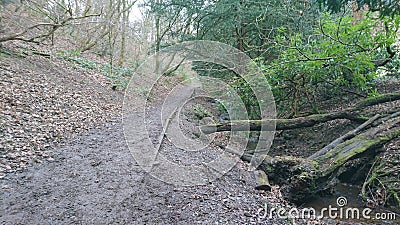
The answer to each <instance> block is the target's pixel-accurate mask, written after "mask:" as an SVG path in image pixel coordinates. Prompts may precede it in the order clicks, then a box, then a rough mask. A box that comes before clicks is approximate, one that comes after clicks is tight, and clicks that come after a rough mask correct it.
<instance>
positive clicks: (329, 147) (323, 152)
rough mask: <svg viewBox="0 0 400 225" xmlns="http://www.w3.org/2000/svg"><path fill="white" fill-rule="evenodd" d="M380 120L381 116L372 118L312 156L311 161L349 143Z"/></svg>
mask: <svg viewBox="0 0 400 225" xmlns="http://www.w3.org/2000/svg"><path fill="white" fill-rule="evenodd" d="M378 118H379V114H377V115H375V116H374V117H372V118H371V119H369V120H368V121H367V122H365V123H363V124H361V125H360V126H358V127H357V128H356V129H354V130H352V131H350V132H348V133H346V134H345V135H343V136H341V137H339V138H337V139H336V140H334V141H333V142H331V143H330V144H329V145H327V146H325V147H324V148H323V149H321V150H319V151H318V152H316V153H314V154H313V155H311V156H310V157H309V159H315V158H318V157H319V156H322V155H323V154H326V153H327V152H329V151H330V150H332V149H333V148H335V147H336V146H338V145H339V144H341V143H343V142H344V141H347V140H349V139H351V138H353V137H354V136H356V135H357V133H359V132H360V131H362V130H363V129H365V128H366V127H367V126H369V125H371V124H372V123H373V122H374V121H375V120H377V119H378Z"/></svg>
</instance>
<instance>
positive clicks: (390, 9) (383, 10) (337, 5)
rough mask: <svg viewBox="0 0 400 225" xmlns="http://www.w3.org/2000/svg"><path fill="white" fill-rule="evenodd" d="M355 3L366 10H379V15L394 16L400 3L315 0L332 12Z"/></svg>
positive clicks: (374, 0)
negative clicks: (365, 7)
mask: <svg viewBox="0 0 400 225" xmlns="http://www.w3.org/2000/svg"><path fill="white" fill-rule="evenodd" d="M353 2H355V3H357V6H358V8H359V9H360V8H362V7H364V6H367V8H368V10H370V11H372V12H379V13H380V16H381V17H385V16H391V17H393V16H395V15H396V14H400V4H399V3H398V1H388V0H355V1H354V0H317V3H319V4H320V5H321V6H326V7H328V10H330V11H332V12H339V11H340V10H342V9H344V8H345V7H346V6H347V5H349V4H350V3H353Z"/></svg>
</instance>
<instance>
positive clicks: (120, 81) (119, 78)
mask: <svg viewBox="0 0 400 225" xmlns="http://www.w3.org/2000/svg"><path fill="white" fill-rule="evenodd" d="M57 53H58V54H59V56H60V57H61V58H63V59H66V60H68V61H70V62H72V63H74V64H75V66H76V67H77V68H78V69H80V70H84V71H86V70H99V71H100V72H101V73H103V74H104V75H105V76H106V77H107V78H109V79H110V80H111V82H112V83H113V85H114V86H115V87H116V89H118V90H121V89H125V88H127V86H128V83H129V80H130V77H131V76H132V74H133V71H132V70H131V69H128V68H122V67H118V66H112V67H111V66H110V64H104V65H99V64H98V63H97V62H94V61H91V60H89V59H86V58H84V57H82V56H81V52H80V51H79V50H73V51H70V52H65V51H57Z"/></svg>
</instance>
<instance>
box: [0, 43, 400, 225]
mask: <svg viewBox="0 0 400 225" xmlns="http://www.w3.org/2000/svg"><path fill="white" fill-rule="evenodd" d="M37 52H46V54H47V53H48V54H49V56H50V57H48V55H38V54H37ZM56 56H57V53H56V51H55V50H54V49H46V48H43V47H42V46H41V47H38V48H37V49H36V48H35V45H24V44H21V43H17V44H10V45H6V46H3V49H2V51H1V53H0V57H1V60H0V86H1V89H0V95H1V98H0V100H1V101H0V104H1V105H0V107H1V111H0V113H1V122H0V125H1V126H0V131H1V132H0V193H1V194H0V199H1V201H2V204H1V210H0V221H1V224H115V223H122V224H338V223H339V222H338V221H318V220H296V221H292V220H289V219H280V218H277V216H276V215H275V214H274V215H273V217H272V218H268V217H267V218H264V217H265V215H262V214H263V212H264V210H265V204H267V205H268V207H275V208H285V209H287V210H289V209H293V208H295V206H293V205H292V204H290V203H288V202H287V201H285V200H284V198H283V196H282V194H281V192H280V188H279V186H274V185H273V186H272V190H271V191H256V190H255V189H254V187H255V186H256V179H255V176H254V171H255V168H253V167H252V166H250V165H249V164H248V163H245V162H243V161H241V160H240V159H239V158H238V157H234V156H232V158H233V159H234V160H236V162H237V164H236V166H235V167H234V168H233V169H232V170H230V171H229V172H228V173H227V174H225V175H224V176H222V177H221V178H220V179H217V180H215V181H212V182H210V183H209V184H207V185H202V186H192V187H181V186H174V185H170V184H167V183H165V182H163V181H160V180H158V179H157V178H154V177H153V176H151V175H149V174H147V173H146V172H145V171H144V170H143V169H142V168H141V167H140V166H139V164H138V163H137V162H136V161H135V160H134V157H133V156H132V153H131V151H130V149H129V148H128V145H127V144H126V140H125V136H124V132H123V126H124V124H123V121H122V118H121V117H122V101H123V97H124V93H123V92H122V91H118V90H117V91H115V90H113V83H112V81H110V80H109V79H108V78H107V77H105V76H104V75H103V74H101V72H99V70H97V69H93V68H90V67H89V68H87V67H82V64H78V63H77V62H76V60H75V61H71V60H66V59H65V58H63V57H56ZM81 57H82V58H84V59H87V61H84V63H87V62H91V61H97V62H99V63H102V62H100V61H99V60H100V59H99V58H97V57H96V56H93V55H91V54H87V55H82V56H81ZM103 63H104V62H103ZM84 65H86V64H84ZM133 79H140V78H139V77H133ZM181 81H182V79H181V78H179V77H174V76H169V77H165V78H164V79H162V80H160V83H159V84H161V85H159V87H160V88H158V89H155V90H154V92H155V93H154V98H153V99H152V100H151V104H150V106H149V107H148V108H147V111H146V112H147V115H146V116H147V117H148V118H147V119H148V120H149V121H150V126H149V127H150V130H151V134H150V137H151V138H152V139H154V140H155V139H157V136H159V135H160V133H161V132H163V131H162V130H163V127H162V125H161V120H160V118H159V117H158V116H159V115H160V108H161V107H162V102H161V100H162V98H161V97H162V96H165V95H167V94H168V93H169V91H170V90H171V88H172V87H174V86H176V85H177V84H178V83H180V82H181ZM384 87H386V88H388V90H387V92H391V91H396V90H397V87H398V83H396V84H394V85H392V83H389V85H386V84H385V85H384ZM137 91H138V93H140V92H142V91H144V90H141V89H140V86H138V90H137ZM178 91H179V90H178ZM203 103H204V101H203V102H202V101H201V100H200V102H191V103H189V104H187V111H188V112H191V113H192V114H193V112H194V111H193V109H196V110H197V111H196V110H195V111H196V112H194V114H196V113H199V112H200V113H205V112H206V111H207V113H208V112H211V114H215V113H217V112H214V111H215V106H212V105H211V106H210V105H209V104H208V105H207V103H206V104H205V108H201V109H200V108H196V107H197V106H199V105H202V104H203ZM349 104H351V102H349ZM388 104H399V102H393V103H388ZM330 107H335V104H331V105H330ZM341 107H347V106H345V105H341ZM379 107H380V108H379V110H385V105H380V106H379ZM387 108H393V107H391V106H387ZM199 109H200V111H199ZM190 110H192V111H190ZM337 110H339V109H337ZM191 113H184V115H183V117H182V118H183V124H184V125H183V126H184V127H191V126H194V125H195V123H196V122H198V121H196V119H193V117H191V116H193V115H192V114H191ZM133 118H135V116H133ZM139 119H140V117H138V120H139ZM131 123H132V126H135V125H136V124H140V123H141V121H136V122H135V121H132V122H131ZM356 126H357V125H356V124H351V123H350V122H347V121H333V122H328V123H325V124H321V125H317V126H315V127H312V128H303V129H299V130H293V131H284V132H278V133H277V135H276V139H275V140H274V144H273V146H272V148H271V151H270V154H271V155H292V156H302V157H307V156H309V155H310V154H312V153H313V152H314V151H316V150H318V149H320V148H321V147H322V146H324V145H326V143H329V142H330V141H332V140H334V139H335V138H336V137H339V136H340V135H342V134H344V133H345V132H347V131H348V130H351V129H352V128H354V127H356ZM216 135H217V136H218V135H219V137H218V138H217V140H216V141H219V142H222V144H223V142H224V141H226V137H225V135H224V134H223V133H220V134H216ZM154 140H152V141H154ZM315 140H319V141H317V142H316V141H315ZM220 144H221V143H212V144H211V145H210V146H209V147H207V148H206V149H205V150H204V151H201V152H196V153H193V152H190V153H189V154H187V153H184V152H182V151H180V150H179V149H178V148H177V147H175V146H174V145H173V144H171V143H170V142H169V141H168V140H166V141H164V142H163V143H162V145H161V148H160V152H162V153H163V154H164V155H166V156H167V158H169V159H170V160H171V161H175V162H178V163H185V162H194V161H196V160H197V161H207V160H209V159H212V158H214V157H215V156H216V155H218V154H221V149H220V148H218V146H219V145H220ZM129 147H131V148H132V146H129ZM389 147H390V148H392V149H393V152H394V153H393V154H395V155H396V151H397V144H392V145H389ZM260 214H261V215H260ZM358 222H359V221H356V222H349V223H348V224H358ZM340 224H347V223H345V222H340Z"/></svg>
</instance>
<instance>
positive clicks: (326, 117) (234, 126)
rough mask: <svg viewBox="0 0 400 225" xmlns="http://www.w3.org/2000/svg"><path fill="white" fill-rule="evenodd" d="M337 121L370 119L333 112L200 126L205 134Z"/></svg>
mask: <svg viewBox="0 0 400 225" xmlns="http://www.w3.org/2000/svg"><path fill="white" fill-rule="evenodd" d="M335 119H348V120H352V121H356V122H365V121H367V120H368V119H369V118H367V117H364V116H361V115H359V114H357V113H351V112H347V111H339V112H332V113H326V114H315V115H310V116H305V117H298V118H295V119H266V120H234V121H230V122H226V123H218V124H209V125H203V126H200V130H201V131H202V132H203V133H205V134H211V133H214V132H221V131H246V130H247V129H250V131H260V130H262V131H274V130H290V129H297V128H303V127H312V126H314V125H316V124H319V123H325V122H328V121H331V120H335Z"/></svg>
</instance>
